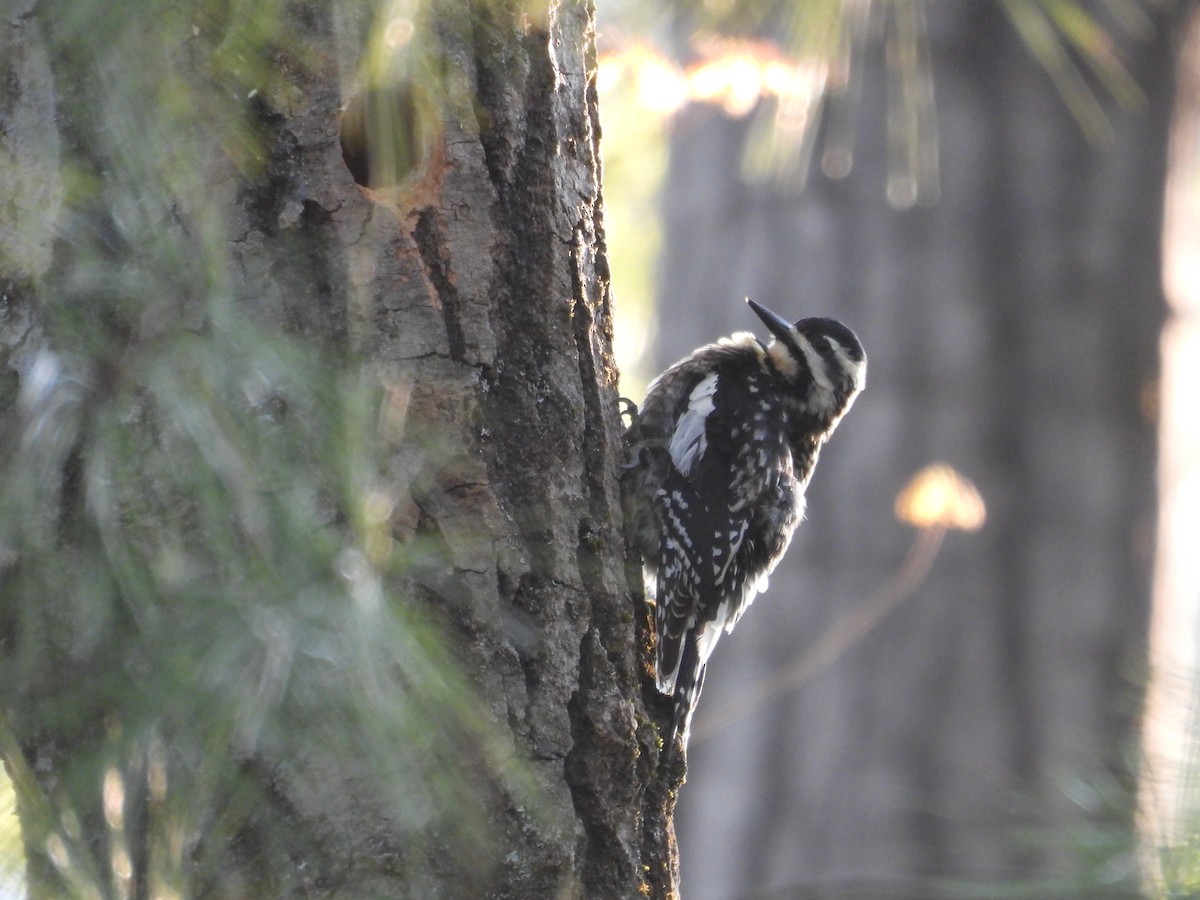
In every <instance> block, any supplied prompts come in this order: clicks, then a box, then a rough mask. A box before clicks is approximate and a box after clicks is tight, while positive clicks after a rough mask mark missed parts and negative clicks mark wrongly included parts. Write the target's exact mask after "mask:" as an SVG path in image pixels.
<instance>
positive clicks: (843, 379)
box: [625, 299, 867, 758]
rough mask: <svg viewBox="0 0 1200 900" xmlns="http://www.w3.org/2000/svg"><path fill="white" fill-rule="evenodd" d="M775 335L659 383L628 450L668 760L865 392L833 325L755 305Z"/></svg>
mask: <svg viewBox="0 0 1200 900" xmlns="http://www.w3.org/2000/svg"><path fill="white" fill-rule="evenodd" d="M746 302H747V303H748V304H749V305H750V308H751V309H752V310H754V312H755V313H756V314H757V315H758V317H759V318H760V319H761V320H762V321H763V324H765V325H766V326H767V328H768V329H769V330H770V332H771V334H772V335H773V338H772V340H771V341H770V343H764V342H763V341H761V340H759V339H758V338H756V337H755V336H754V335H753V334H750V333H749V332H739V333H737V334H734V335H733V336H731V337H728V338H722V339H721V340H719V341H717V342H716V343H714V344H708V345H706V346H704V347H700V348H699V349H698V350H696V351H694V352H693V353H692V354H691V355H689V356H686V357H684V358H683V359H681V360H679V361H678V362H677V363H675V364H674V365H672V366H671V367H670V368H668V369H667V370H666V371H665V372H663V373H662V374H661V375H659V376H658V377H657V378H656V379H655V380H654V381H653V382H652V383H651V385H650V388H649V390H648V391H647V393H646V399H645V400H643V401H642V405H641V407H640V408H639V409H638V410H637V412H636V413H634V414H633V415H632V416H631V418H632V423H631V425H630V427H629V429H628V431H627V432H626V435H625V440H626V444H627V446H628V447H629V448H630V452H631V454H632V455H633V459H634V461H633V462H632V463H631V469H630V477H632V478H633V479H634V485H633V491H632V492H631V493H632V494H633V504H634V505H633V509H634V523H635V532H636V540H637V544H638V549H639V550H640V552H641V555H642V562H643V566H644V568H645V575H646V585H647V588H648V590H649V591H650V592H651V593H652V595H653V597H654V600H653V603H654V606H655V631H656V633H657V649H656V651H655V673H656V677H657V682H658V689H659V690H660V691H661V692H662V693H664V694H667V695H668V696H673V697H674V713H673V716H672V721H671V726H670V732H669V733H668V735H667V741H666V743H665V745H664V746H665V748H666V753H667V758H670V757H671V755H673V753H674V752H675V749H676V741H677V740H678V742H679V744H678V746H679V747H680V748H685V747H686V746H687V738H688V733H689V730H690V727H691V719H692V712H693V710H694V709H695V705H696V700H697V699H698V698H699V696H700V689H701V688H702V687H703V685H704V671H705V666H706V665H707V664H708V659H709V656H710V655H711V654H712V651H713V647H714V646H715V645H716V642H717V638H718V637H720V635H721V632H722V631H725V632H729V631H732V630H733V626H734V625H736V624H737V622H738V620H739V619H740V618H741V617H742V614H743V613H745V611H746V608H747V607H748V606H749V605H750V603H751V601H753V599H754V597H755V596H756V595H757V594H759V593H760V592H762V591H764V590H766V588H767V578H768V576H769V575H770V574H771V572H772V570H774V568H775V566H776V565H777V564H778V563H779V560H780V559H781V558H782V557H783V554H784V552H785V551H786V550H787V547H788V544H789V542H790V541H791V539H792V532H793V531H794V530H795V528H796V525H797V524H799V522H800V520H801V518H802V517H803V515H804V491H805V488H806V487H807V486H808V481H809V478H811V477H812V473H813V468H814V467H815V466H816V464H817V455H818V453H819V452H820V450H821V446H822V444H824V443H825V441H826V440H827V439H828V438H829V436H830V434H832V433H833V430H834V428H836V427H837V424H838V422H839V421H841V418H842V416H843V415H845V413H846V411H847V410H848V409H849V408H850V405H851V404H852V403H853V402H854V398H855V397H857V396H858V393H859V392H860V391H861V390H862V389H863V387H864V386H865V384H866V374H867V358H866V354H865V353H864V352H863V347H862V344H861V343H859V340H858V338H857V337H855V335H854V332H853V331H851V330H850V329H849V328H847V327H846V326H845V325H843V324H842V323H841V322H838V321H836V320H834V319H825V318H808V319H800V320H798V321H797V322H795V323H791V322H788V321H787V320H786V319H784V318H782V317H780V316H779V315H777V314H775V313H773V312H771V310H769V309H767V308H766V307H764V306H761V305H759V304H758V303H755V302H754V301H753V300H750V299H747V301H746Z"/></svg>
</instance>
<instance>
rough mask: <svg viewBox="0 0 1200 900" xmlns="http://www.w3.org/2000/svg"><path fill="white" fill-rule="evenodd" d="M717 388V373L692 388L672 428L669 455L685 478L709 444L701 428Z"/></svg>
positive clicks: (705, 421) (710, 408) (704, 423)
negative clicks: (685, 404)
mask: <svg viewBox="0 0 1200 900" xmlns="http://www.w3.org/2000/svg"><path fill="white" fill-rule="evenodd" d="M716 392H717V374H716V373H715V372H714V373H713V374H712V375H709V376H708V377H707V378H705V379H704V380H703V381H701V382H700V383H699V384H698V385H696V386H695V387H694V388H693V389H692V393H691V396H689V397H688V408H687V409H686V410H685V411H684V413H683V415H682V416H680V417H679V421H678V422H677V423H676V424H675V432H674V434H672V435H671V446H670V448H669V449H670V452H671V459H672V460H674V462H675V468H676V469H678V470H679V473H680V474H681V475H683V477H684V478H687V477H688V476H689V475H691V472H692V467H693V466H695V464H696V463H697V461H699V459H700V457H702V456H703V455H704V450H705V448H706V447H707V446H708V440H707V438H706V437H705V434H704V429H705V426H706V425H707V423H708V416H709V414H710V413H711V412H712V411H713V395H714V394H716Z"/></svg>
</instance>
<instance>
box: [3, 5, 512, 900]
mask: <svg viewBox="0 0 1200 900" xmlns="http://www.w3.org/2000/svg"><path fill="white" fill-rule="evenodd" d="M281 10H282V4H280V3H277V2H265V3H264V2H260V0H233V2H226V3H204V4H198V5H195V4H178V3H174V2H166V0H162V2H150V3H137V4H134V3H118V4H87V3H85V4H79V3H71V2H55V0H48V2H43V3H40V4H38V5H37V7H36V10H35V11H34V13H33V15H34V21H36V23H37V25H38V28H39V35H40V37H41V38H43V39H44V41H45V44H46V49H47V51H48V57H49V59H50V60H52V68H53V74H54V77H55V78H56V79H58V80H59V82H60V83H62V84H64V85H67V84H71V83H86V84H87V85H88V90H86V91H75V90H70V89H64V90H63V92H62V95H61V104H62V105H61V106H60V108H59V113H60V115H61V126H62V137H63V140H62V145H61V156H59V157H58V158H55V157H54V156H53V155H52V154H49V153H48V154H47V155H46V158H45V159H44V160H43V161H42V163H41V164H40V165H39V166H38V167H37V168H35V169H34V170H31V171H29V172H27V173H25V174H27V176H28V177H30V178H37V179H42V180H44V181H45V182H47V183H50V184H53V185H57V191H56V192H54V193H56V195H57V196H58V197H60V198H61V206H54V207H50V208H46V209H44V210H41V211H40V212H41V214H42V215H43V216H44V217H45V218H44V220H42V221H40V222H36V223H35V222H34V221H33V220H32V218H30V219H26V220H25V221H24V222H23V223H20V224H22V225H23V226H25V227H30V228H33V227H34V226H35V225H36V226H37V227H41V228H42V229H44V231H45V233H51V230H52V233H53V235H54V237H53V248H54V255H53V260H54V261H53V264H52V265H51V266H50V267H49V268H48V269H45V270H44V271H40V272H35V273H34V274H32V275H30V274H28V271H27V268H26V267H23V266H21V265H19V263H20V262H21V261H20V260H12V259H3V258H0V275H5V276H8V277H9V280H8V281H6V282H5V284H4V298H3V299H4V303H5V307H4V310H5V324H6V327H18V326H19V327H20V328H21V329H22V330H23V333H22V335H21V338H20V340H19V341H14V342H13V343H12V344H10V345H8V346H7V348H6V349H7V350H8V351H10V353H9V355H8V356H7V357H6V358H5V359H3V360H0V362H2V363H3V364H4V366H5V368H6V369H8V370H12V371H15V372H17V373H19V382H20V389H19V395H14V394H13V392H12V391H11V390H9V391H8V392H7V393H6V394H5V395H4V400H5V403H6V407H5V415H4V423H3V426H2V427H0V445H2V447H3V451H2V452H0V635H2V637H0V710H2V711H3V713H4V715H3V716H2V717H0V730H2V731H3V732H4V734H3V738H4V741H3V744H2V745H0V746H2V748H3V753H4V755H5V756H6V757H7V758H8V760H9V763H10V767H11V768H10V771H12V772H13V773H14V775H13V777H14V782H15V783H16V786H17V789H18V792H17V793H18V808H19V809H20V810H21V813H22V822H23V826H24V828H25V830H26V837H27V839H28V842H29V844H30V846H31V847H33V848H35V850H36V852H37V853H38V854H39V855H40V857H41V860H42V863H41V865H42V866H43V868H45V869H47V870H49V871H53V872H57V876H56V877H57V879H58V885H59V888H60V889H61V891H62V893H63V895H64V896H66V895H73V894H80V895H96V893H97V892H100V893H102V894H104V895H106V896H107V895H108V892H109V891H110V890H113V889H116V891H117V893H122V892H123V890H124V887H125V886H126V881H127V879H128V878H129V877H130V870H131V862H130V857H131V855H132V854H133V853H134V852H135V849H134V847H133V844H134V842H135V841H136V840H140V839H142V838H144V840H145V841H146V842H147V846H148V848H149V852H150V860H151V869H150V874H151V894H152V895H154V896H164V897H166V896H183V895H186V894H187V893H188V892H189V891H188V878H189V877H194V874H195V873H196V872H197V871H201V870H202V869H203V866H201V865H200V863H201V862H202V861H205V860H211V859H213V858H214V857H215V858H217V859H219V857H220V854H221V853H222V852H225V850H224V848H225V847H226V846H227V844H228V842H229V840H230V839H231V838H232V837H233V836H234V835H236V834H237V833H239V830H240V829H242V828H243V827H244V825H245V824H246V822H247V821H248V820H249V819H250V817H252V816H253V815H254V813H255V811H256V810H261V809H262V808H263V807H264V806H265V805H266V804H267V803H268V802H270V799H271V798H269V797H266V796H264V794H263V791H264V787H263V785H264V782H265V781H269V780H270V779H264V778H263V777H260V775H259V774H258V773H254V772H252V771H250V769H251V768H252V767H253V765H254V764H255V761H256V760H260V759H261V760H276V761H278V760H291V761H292V765H293V769H292V771H294V772H304V771H305V767H306V766H312V767H313V770H312V772H311V773H310V775H312V777H314V778H315V777H317V776H318V775H319V772H320V766H321V765H322V764H324V763H323V761H327V760H330V759H339V758H340V759H345V760H354V761H355V762H354V765H355V767H356V769H357V770H358V771H363V772H369V773H371V784H370V785H365V786H364V790H365V791H366V792H368V793H369V794H370V795H371V796H372V797H374V798H376V800H377V803H378V806H379V808H381V809H384V810H386V815H387V818H388V821H389V823H390V827H391V828H392V829H394V831H393V832H392V833H393V834H395V835H397V836H398V837H403V839H404V840H405V842H406V850H407V851H408V852H409V853H410V854H411V855H412V856H413V857H419V856H420V853H421V841H422V840H423V838H422V837H421V835H422V834H425V833H428V832H429V831H430V830H431V829H432V830H436V831H437V832H438V833H439V834H440V835H442V836H443V838H444V837H445V836H446V835H450V834H453V835H457V836H459V837H460V838H461V839H462V840H463V841H465V842H466V844H465V846H476V847H479V846H482V845H483V843H485V842H486V838H487V835H486V834H485V833H484V832H483V826H482V825H481V824H480V823H481V822H483V821H484V816H483V813H482V806H481V804H482V803H484V802H485V800H486V796H487V791H486V789H484V788H483V785H484V784H494V783H496V782H497V781H499V782H507V783H508V784H509V785H510V786H511V787H512V788H513V789H515V790H516V791H517V792H518V793H519V794H520V793H521V792H522V791H523V790H524V789H523V788H522V787H520V783H521V779H520V778H519V777H518V776H516V775H515V774H514V772H513V770H512V768H511V766H510V763H509V761H508V759H507V757H506V756H505V753H504V751H503V750H501V749H500V747H501V744H500V743H498V742H497V741H496V740H494V735H492V733H491V732H490V730H489V727H488V726H487V725H486V724H485V722H484V716H483V715H482V711H481V710H480V709H479V708H478V707H477V704H476V701H475V699H474V692H473V691H472V690H471V689H470V686H469V685H467V684H466V683H465V682H464V680H463V679H462V678H461V677H460V676H459V675H458V674H457V673H456V670H455V668H454V666H453V663H452V657H451V654H450V652H449V650H448V648H447V645H446V643H445V641H444V639H443V636H442V635H441V633H440V632H439V630H438V629H437V628H435V627H434V626H433V625H432V624H431V623H430V621H429V620H428V618H427V615H426V611H424V610H422V609H419V608H417V606H416V605H415V604H414V603H412V602H410V599H409V597H408V596H407V595H406V589H407V588H406V586H407V585H408V581H407V579H408V577H409V576H410V575H411V574H412V573H413V572H414V571H415V570H416V569H419V568H420V567H421V566H422V565H424V564H428V563H429V560H430V559H431V554H432V553H433V551H431V550H430V549H429V548H428V547H427V546H425V545H423V544H422V543H421V541H420V540H419V539H413V540H411V541H406V542H405V543H403V544H401V543H398V542H396V541H395V540H393V537H392V532H391V512H392V509H393V506H394V504H395V503H396V500H397V496H398V494H399V493H401V492H403V491H404V490H405V489H406V486H404V485H397V484H394V483H393V482H392V481H391V480H389V477H388V473H387V472H386V471H385V468H386V460H387V458H388V454H389V453H394V452H395V448H394V447H389V446H388V440H389V435H388V433H387V427H388V426H389V424H394V423H389V418H388V412H387V410H388V403H387V398H386V397H385V396H384V395H383V393H382V392H381V391H380V390H379V389H378V387H377V386H376V384H375V382H374V380H373V379H372V377H371V375H370V371H369V369H368V368H367V367H366V365H365V364H360V363H359V362H358V361H356V360H355V359H354V358H353V353H352V350H351V348H349V347H348V346H346V343H345V335H344V334H343V335H326V336H320V335H317V336H314V335H300V334H296V333H288V332H287V331H286V330H285V329H281V328H280V327H279V325H278V323H277V322H273V321H271V317H270V316H269V315H264V314H263V311H262V305H261V304H260V303H259V302H258V300H259V299H260V298H255V297H247V296H245V290H244V287H239V285H240V284H244V282H242V281H241V280H240V279H241V278H242V275H243V273H242V272H241V271H240V269H239V266H240V265H241V264H242V263H241V260H244V259H245V258H246V257H245V256H242V255H239V253H238V251H237V248H235V247H234V246H233V244H232V242H231V241H232V239H233V238H234V237H236V236H238V235H239V231H238V227H237V226H236V224H234V223H233V222H231V221H229V217H231V216H236V215H237V214H238V210H237V206H236V203H230V202H229V201H230V200H231V198H233V197H234V196H235V193H236V191H237V189H238V188H237V185H236V184H232V183H231V182H230V181H226V182H221V183H214V181H213V179H214V176H215V175H216V174H221V175H222V177H224V178H226V179H231V180H238V181H239V183H253V182H254V180H255V179H256V178H259V177H260V176H262V175H263V173H264V172H266V171H267V170H268V167H269V165H270V163H271V160H270V158H269V156H268V151H267V148H265V147H264V145H263V143H262V141H261V140H260V129H261V119H260V118H259V116H258V112H259V111H260V110H262V109H264V108H269V109H287V108H289V105H290V104H292V103H293V102H295V101H296V99H297V91H298V90H299V88H298V87H297V81H298V76H301V75H302V74H303V73H304V72H305V70H306V68H307V67H308V66H309V65H310V64H312V62H313V61H312V60H310V59H308V58H306V51H305V50H304V49H303V48H304V46H305V45H304V44H303V43H302V42H299V41H297V40H295V39H294V38H293V36H290V35H289V34H288V33H287V32H286V27H287V22H288V21H289V19H288V18H286V17H284V16H283V15H282V12H281ZM291 21H294V18H293V19H291ZM0 171H2V170H0ZM251 212H253V211H251ZM14 273H15V274H20V275H21V277H19V278H16V277H14ZM335 302H338V303H341V302H344V298H336V299H335ZM14 323H16V324H14ZM6 383H7V384H10V385H11V384H13V383H15V379H14V380H11V381H9V382H6ZM428 440H429V441H430V442H431V443H432V442H434V441H436V440H437V437H436V435H434V436H430V437H429V438H428ZM414 443H415V442H414ZM412 452H418V453H419V452H422V448H421V446H420V445H419V443H415V446H414V448H413V451H412ZM39 735H56V736H59V737H57V738H55V739H56V740H60V741H63V742H69V743H71V744H72V746H73V747H74V748H75V752H74V754H73V756H72V758H73V759H74V760H75V762H74V763H73V764H68V763H67V762H66V761H65V758H64V759H63V760H59V761H58V764H59V765H61V766H63V767H64V768H62V769H59V770H56V771H55V779H56V784H57V785H58V787H57V788H56V789H54V790H48V789H47V787H46V784H45V782H44V781H43V780H42V779H41V778H40V775H41V774H42V773H41V772H40V771H39V765H40V764H39V762H38V761H37V760H28V759H24V758H23V753H22V750H21V749H19V744H21V743H24V742H26V741H28V740H29V739H30V737H31V736H33V737H37V736H39ZM35 746H36V741H34V742H33V743H24V751H25V752H28V751H30V750H31V749H33V748H34V747H35ZM93 805H94V806H95V809H93V808H92V806H93ZM96 809H98V810H99V811H100V812H101V813H102V815H103V822H104V826H105V827H106V829H107V835H108V845H107V848H106V849H104V850H103V851H102V853H101V855H102V857H103V858H102V859H98V858H97V856H96V850H95V847H94V846H93V847H89V846H88V844H87V840H86V837H87V836H86V835H85V833H84V828H83V827H82V826H81V823H82V822H86V821H88V820H89V817H91V818H94V814H95V812H96ZM0 815H2V816H5V818H6V819H7V818H8V816H7V811H6V808H4V807H0ZM137 817H141V819H140V820H139V821H137V822H133V823H131V820H132V819H134V818H137ZM92 824H93V825H94V822H93V823H92ZM89 827H90V826H89ZM136 832H141V835H140V836H139V835H137V834H136ZM7 833H8V832H7V831H4V832H0V835H3V834H7ZM0 840H4V838H3V837H0ZM459 846H463V845H459ZM4 850H11V841H7V840H5V843H4V844H3V847H0V851H4ZM468 867H469V863H468ZM5 871H7V869H6V868H5V867H4V866H0V877H3V873H4V872H5ZM189 872H191V873H193V874H192V875H191V876H189V874H188V873H189ZM263 889H264V890H266V891H268V893H269V892H270V887H269V886H264V887H263ZM264 895H266V894H264Z"/></svg>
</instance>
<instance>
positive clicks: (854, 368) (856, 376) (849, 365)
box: [829, 341, 867, 393]
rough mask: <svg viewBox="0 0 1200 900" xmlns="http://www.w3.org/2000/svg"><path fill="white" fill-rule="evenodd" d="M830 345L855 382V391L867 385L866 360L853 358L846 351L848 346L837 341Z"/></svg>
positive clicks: (831, 342)
mask: <svg viewBox="0 0 1200 900" xmlns="http://www.w3.org/2000/svg"><path fill="white" fill-rule="evenodd" d="M829 346H830V347H831V348H833V354H834V356H836V357H837V361H838V363H839V364H840V365H841V367H842V368H843V369H844V370H845V371H846V372H847V373H848V374H849V375H850V379H851V381H852V382H853V384H854V393H858V392H859V391H861V390H862V389H863V387H865V386H866V381H867V363H866V361H865V360H861V359H852V358H851V357H850V354H849V353H847V352H846V348H845V347H843V346H842V345H841V344H839V343H838V342H837V341H830V342H829Z"/></svg>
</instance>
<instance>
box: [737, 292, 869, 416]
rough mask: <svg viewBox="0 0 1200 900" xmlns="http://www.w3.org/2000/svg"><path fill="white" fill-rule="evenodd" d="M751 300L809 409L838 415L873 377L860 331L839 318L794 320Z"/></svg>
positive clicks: (773, 353)
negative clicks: (859, 334)
mask: <svg viewBox="0 0 1200 900" xmlns="http://www.w3.org/2000/svg"><path fill="white" fill-rule="evenodd" d="M746 302H747V303H748V304H750V308H751V309H752V310H754V312H755V313H756V314H757V315H758V317H759V318H760V319H762V321H763V324H764V325H766V326H767V328H769V329H770V330H771V334H773V335H774V336H775V340H773V341H772V342H771V343H770V345H769V346H768V347H767V355H768V356H769V357H770V359H771V363H772V365H773V366H774V367H775V371H777V372H778V373H779V376H780V378H781V379H782V380H783V382H784V383H785V385H786V386H787V387H789V388H791V389H792V393H793V396H796V397H797V399H798V400H799V401H800V405H801V406H802V407H803V408H804V411H805V412H807V413H809V414H811V415H814V416H816V417H817V418H818V419H819V420H821V421H823V422H828V423H833V422H835V421H837V419H839V418H840V417H841V416H842V415H844V414H845V412H846V410H848V409H849V408H850V404H852V403H853V402H854V398H855V397H857V396H858V393H859V391H861V390H862V389H863V388H864V387H865V386H866V383H867V355H866V353H865V352H864V351H863V346H862V344H861V343H860V342H859V340H858V337H857V336H856V335H855V334H854V332H853V331H851V330H850V329H849V328H847V327H846V326H845V325H843V324H842V323H841V322H839V321H837V320H836V319H826V318H819V317H817V318H809V319H797V320H796V321H795V322H789V321H787V319H784V318H783V317H782V316H779V315H777V314H776V313H773V312H771V310H769V309H767V308H766V307H765V306H762V305H761V304H758V303H755V302H754V301H753V300H750V299H747V300H746Z"/></svg>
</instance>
